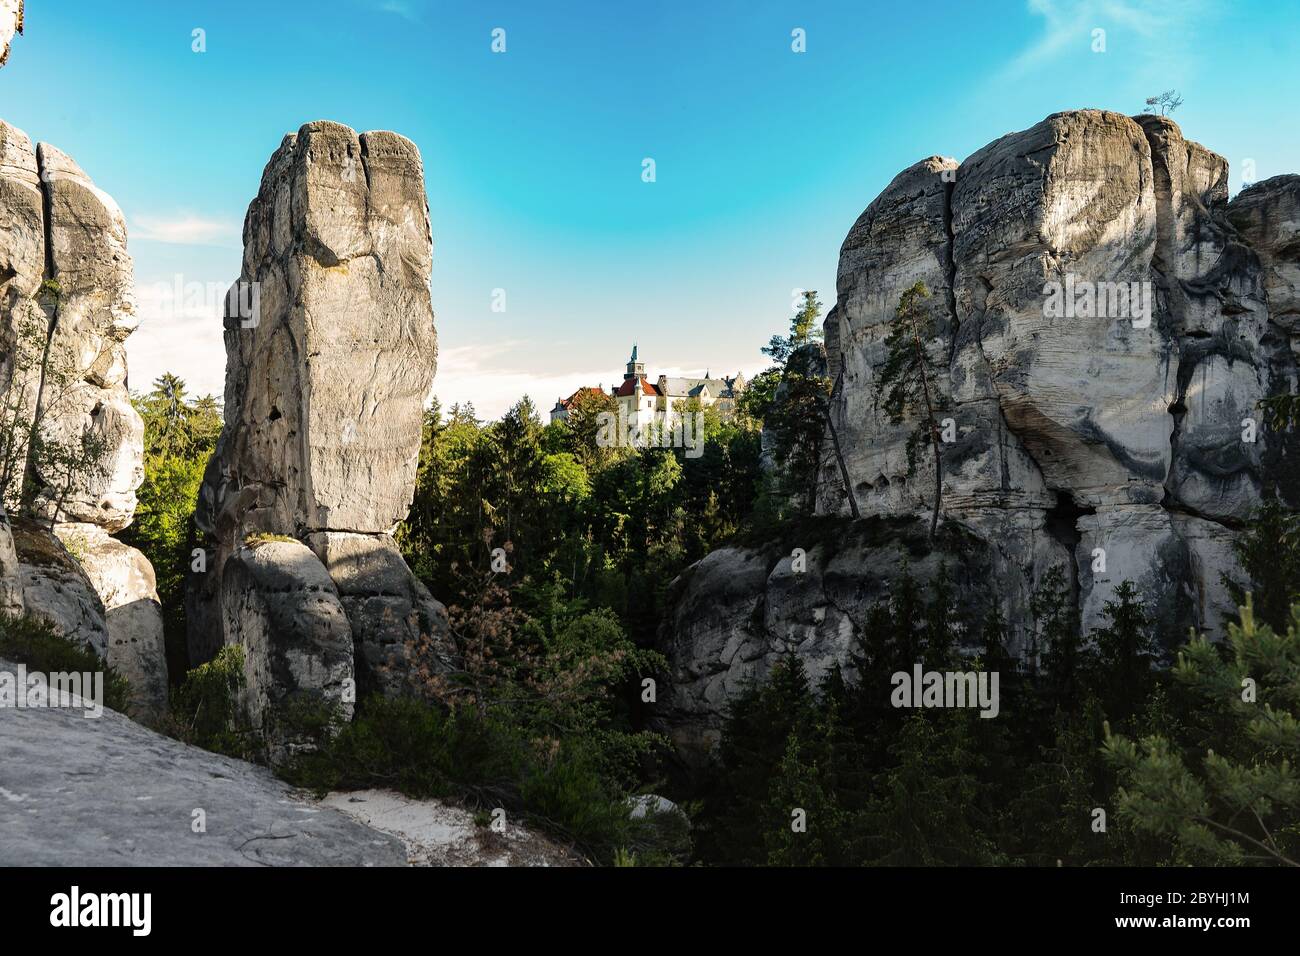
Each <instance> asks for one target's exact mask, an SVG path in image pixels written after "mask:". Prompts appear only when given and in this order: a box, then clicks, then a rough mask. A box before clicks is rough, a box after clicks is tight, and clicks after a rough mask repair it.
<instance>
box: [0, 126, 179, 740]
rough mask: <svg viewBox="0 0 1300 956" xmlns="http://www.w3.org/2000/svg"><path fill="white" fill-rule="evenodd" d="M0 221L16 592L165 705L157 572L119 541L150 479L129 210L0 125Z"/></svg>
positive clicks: (46, 150)
mask: <svg viewBox="0 0 1300 956" xmlns="http://www.w3.org/2000/svg"><path fill="white" fill-rule="evenodd" d="M0 222H3V224H4V229H3V230H0V396H2V397H3V398H2V407H0V416H3V422H0V434H2V435H3V445H2V446H0V458H2V459H3V460H2V461H0V474H2V475H3V477H2V478H0V484H2V485H3V493H4V497H5V500H6V501H7V502H8V503H9V504H10V505H11V506H13V505H15V504H17V505H18V506H19V509H18V511H14V512H12V513H11V519H12V521H13V524H14V537H15V542H16V544H17V550H16V555H15V557H16V559H17V561H18V564H19V569H20V574H19V579H20V581H21V589H22V592H23V598H24V600H23V602H22V603H23V604H25V606H26V610H27V611H28V613H31V614H36V615H41V616H44V617H46V618H47V619H49V620H51V621H52V622H53V623H55V624H56V626H58V627H60V628H61V629H62V630H64V631H65V632H66V633H68V634H69V635H70V636H73V637H75V638H77V639H78V640H81V641H82V642H84V643H86V644H87V645H89V646H91V647H93V648H95V649H96V650H97V651H99V652H100V653H104V654H105V655H106V659H107V661H108V663H109V664H110V665H111V666H113V667H114V668H115V669H116V670H117V671H118V672H119V673H121V674H122V675H123V676H125V677H127V679H128V680H129V681H130V682H131V685H132V693H133V700H134V707H135V711H136V715H137V716H141V717H144V718H149V717H152V716H156V715H157V713H158V712H160V711H161V709H162V708H163V706H164V705H165V703H166V665H165V662H164V657H163V638H162V616H161V612H160V609H159V606H158V596H157V593H156V591H155V586H154V578H153V570H152V568H150V567H149V563H148V561H147V560H146V559H145V558H144V556H143V555H142V554H140V553H139V552H138V551H136V550H134V549H132V548H129V547H127V546H126V545H124V544H121V543H120V542H118V541H116V540H114V539H113V538H111V537H110V536H109V534H110V532H115V531H120V530H121V529H123V528H125V527H126V526H127V525H128V524H130V522H131V519H132V515H133V513H134V511H135V505H136V497H135V493H136V489H137V488H138V487H139V485H140V482H141V481H142V480H143V477H144V468H143V457H144V443H143V436H144V426H143V423H142V422H141V420H140V416H139V415H138V414H137V413H136V411H135V409H134V408H133V407H132V406H131V400H130V396H129V394H128V391H127V382H126V350H125V347H124V345H123V343H124V341H125V340H126V337H127V336H128V335H130V334H131V332H132V331H133V330H134V329H135V327H136V316H135V302H134V284H133V279H132V267H131V257H130V256H129V255H128V254H127V250H126V224H125V220H124V219H123V216H122V213H121V210H119V209H118V207H117V204H116V203H114V202H113V200H112V198H111V197H109V196H108V195H107V194H106V193H104V192H103V191H102V190H100V189H98V188H97V187H96V186H95V185H94V183H93V182H91V180H90V178H89V177H88V176H87V175H86V174H85V173H84V172H83V171H82V170H81V168H80V167H78V166H77V164H76V163H74V162H73V161H72V160H71V159H70V158H69V157H68V156H66V155H64V154H63V153H62V152H60V151H59V150H57V149H55V148H54V147H52V146H50V145H48V144H46V143H42V144H40V145H39V146H38V147H36V148H35V149H33V148H32V144H31V140H30V139H28V137H27V135H26V134H25V133H23V132H22V131H21V130H18V129H16V128H14V127H12V126H9V125H8V124H6V123H4V122H2V121H0ZM33 434H34V435H35V437H36V439H37V440H36V441H35V442H29V440H28V438H29V435H33ZM19 511H21V512H25V517H19ZM37 519H39V520H37ZM51 531H52V532H53V535H54V536H56V537H52V536H51V534H50V532H51ZM61 542H62V543H61ZM64 543H67V544H68V545H69V547H66V548H65V547H64ZM4 551H5V548H4V547H3V545H2V544H0V552H4ZM5 564H6V561H5V560H4V556H3V554H0V566H4V565H5ZM0 590H3V589H0ZM11 603H12V602H11ZM106 609H107V611H106Z"/></svg>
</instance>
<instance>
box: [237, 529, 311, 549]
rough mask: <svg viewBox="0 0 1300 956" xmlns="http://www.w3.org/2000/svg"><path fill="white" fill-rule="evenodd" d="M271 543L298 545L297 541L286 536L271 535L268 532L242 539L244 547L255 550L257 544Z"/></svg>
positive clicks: (260, 532)
mask: <svg viewBox="0 0 1300 956" xmlns="http://www.w3.org/2000/svg"><path fill="white" fill-rule="evenodd" d="M272 541H283V542H286V543H288V544H298V539H297V538H294V537H291V536H290V535H287V534H271V533H270V532H268V531H259V532H257V534H250V535H248V536H246V537H245V538H244V546H245V547H247V548H256V547H257V546H258V545H259V544H270V543H271V542H272Z"/></svg>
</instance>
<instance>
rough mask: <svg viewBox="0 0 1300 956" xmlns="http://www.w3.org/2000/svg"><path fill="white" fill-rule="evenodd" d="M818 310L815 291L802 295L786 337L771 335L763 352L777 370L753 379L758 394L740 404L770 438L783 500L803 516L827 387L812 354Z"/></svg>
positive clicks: (817, 460) (808, 506) (809, 502)
mask: <svg viewBox="0 0 1300 956" xmlns="http://www.w3.org/2000/svg"><path fill="white" fill-rule="evenodd" d="M821 308H822V306H821V303H820V302H819V301H817V293H816V291H815V290H808V291H806V292H804V293H803V303H802V305H801V306H800V308H799V310H798V311H797V312H796V313H795V314H794V316H793V318H791V319H790V331H789V333H788V334H786V335H774V336H772V338H771V339H770V340H769V342H768V344H767V345H765V346H763V350H762V351H763V354H764V355H767V356H770V357H771V359H772V360H773V361H774V362H775V363H776V364H775V365H773V366H772V368H770V369H768V370H767V371H766V372H764V373H762V374H761V375H759V376H757V377H756V383H757V385H758V388H757V389H756V390H753V394H752V395H751V394H748V393H749V392H750V391H751V389H753V385H751V387H750V389H746V393H747V394H746V397H745V398H744V399H742V408H743V409H744V410H745V411H746V412H748V413H750V414H753V415H755V416H756V417H758V418H760V419H761V421H762V423H763V431H764V434H765V435H770V436H771V438H772V442H771V449H772V453H773V456H774V457H775V459H776V464H777V465H778V466H779V467H780V477H779V479H778V491H779V493H780V495H781V497H783V498H786V499H794V500H795V501H797V502H798V503H799V504H798V507H799V509H800V510H802V511H805V512H807V511H811V510H812V508H813V504H814V497H815V491H816V481H817V470H818V467H819V466H820V464H821V448H822V436H823V434H824V433H825V427H826V411H827V405H828V399H829V395H830V385H831V383H830V380H829V379H828V378H827V377H826V375H825V373H824V371H823V369H822V368H821V367H820V362H819V360H818V356H817V354H816V351H815V349H814V346H815V345H816V343H818V342H820V340H821V338H822V330H821V328H820V327H819V326H818V325H817V318H818V316H820V315H821ZM760 403H761V404H760Z"/></svg>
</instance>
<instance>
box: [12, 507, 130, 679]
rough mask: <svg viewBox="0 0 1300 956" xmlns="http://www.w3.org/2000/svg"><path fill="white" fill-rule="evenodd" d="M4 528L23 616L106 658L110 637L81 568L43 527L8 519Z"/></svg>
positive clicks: (96, 597) (100, 605) (26, 520)
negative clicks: (9, 540) (15, 564)
mask: <svg viewBox="0 0 1300 956" xmlns="http://www.w3.org/2000/svg"><path fill="white" fill-rule="evenodd" d="M9 526H10V528H11V529H12V533H13V542H14V551H15V553H16V555H17V558H18V579H19V581H20V583H21V585H22V593H23V606H24V608H25V610H26V613H27V614H28V615H30V616H31V617H34V618H38V619H40V620H42V621H47V622H49V623H50V624H51V625H53V626H54V628H55V629H56V630H57V631H58V632H59V633H61V634H63V635H65V636H67V637H70V638H72V639H73V640H75V641H76V642H77V643H79V644H81V645H83V646H85V647H87V648H89V649H90V650H92V651H94V652H95V653H96V654H98V655H99V656H100V657H104V658H106V657H107V656H108V647H109V636H108V623H107V621H106V619H105V613H104V602H103V601H101V600H100V597H99V594H98V593H97V592H96V591H95V585H94V584H93V583H92V582H91V580H90V578H89V577H88V576H87V575H86V571H85V569H84V568H83V567H82V566H81V563H80V562H79V561H78V560H77V559H76V558H75V557H73V555H72V553H71V552H70V551H68V549H67V548H66V547H65V546H64V544H63V542H62V541H60V540H59V539H58V538H57V537H55V536H54V535H52V534H50V532H49V530H48V529H47V527H46V526H45V525H43V524H40V523H38V522H36V521H34V520H33V519H31V518H19V517H13V518H10V519H9Z"/></svg>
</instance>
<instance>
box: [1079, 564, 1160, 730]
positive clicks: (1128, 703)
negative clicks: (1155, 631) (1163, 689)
mask: <svg viewBox="0 0 1300 956" xmlns="http://www.w3.org/2000/svg"><path fill="white" fill-rule="evenodd" d="M1115 598H1116V600H1113V601H1107V602H1106V603H1105V604H1104V605H1103V606H1102V614H1103V615H1104V616H1105V617H1106V619H1107V623H1106V625H1105V626H1103V627H1101V628H1099V629H1097V630H1096V631H1094V632H1093V638H1094V639H1095V640H1096V642H1097V665H1096V666H1097V671H1098V680H1099V681H1100V685H1101V690H1102V700H1103V701H1104V702H1105V704H1106V715H1107V717H1108V718H1109V719H1110V720H1112V721H1120V720H1124V719H1127V718H1128V717H1130V716H1132V715H1133V714H1135V713H1137V712H1138V711H1139V710H1140V709H1141V708H1142V705H1143V703H1144V702H1145V700H1146V695H1147V693H1148V692H1149V691H1150V689H1151V681H1152V673H1151V671H1152V666H1153V665H1154V664H1155V661H1156V656H1157V645H1156V641H1155V638H1154V636H1153V635H1152V622H1151V620H1150V618H1148V617H1147V614H1146V611H1145V610H1144V609H1143V607H1142V604H1141V603H1140V602H1139V601H1138V596H1137V588H1136V587H1134V586H1133V582H1132V581H1123V582H1121V583H1120V585H1119V587H1117V588H1116V589H1115Z"/></svg>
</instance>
